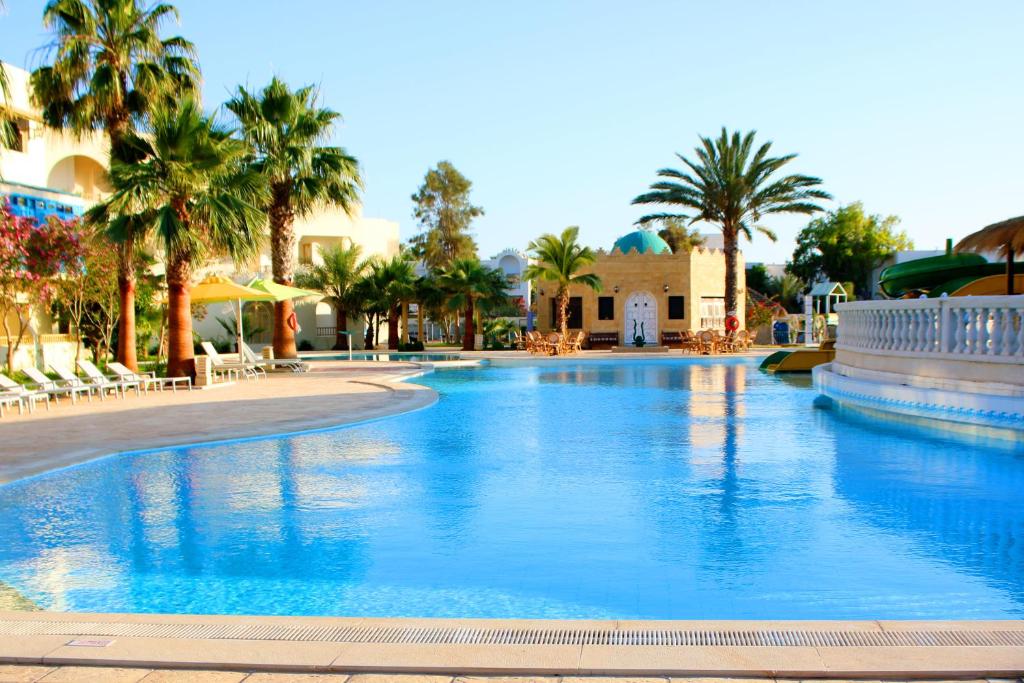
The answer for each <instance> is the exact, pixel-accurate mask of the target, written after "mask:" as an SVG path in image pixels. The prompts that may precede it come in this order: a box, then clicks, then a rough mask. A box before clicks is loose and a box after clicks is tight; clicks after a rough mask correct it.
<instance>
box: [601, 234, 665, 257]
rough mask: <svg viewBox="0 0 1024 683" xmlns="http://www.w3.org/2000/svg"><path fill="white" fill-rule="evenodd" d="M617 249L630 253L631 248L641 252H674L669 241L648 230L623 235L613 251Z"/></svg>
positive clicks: (616, 242) (616, 241)
mask: <svg viewBox="0 0 1024 683" xmlns="http://www.w3.org/2000/svg"><path fill="white" fill-rule="evenodd" d="M616 249H619V250H620V251H622V253H623V254H628V253H629V250H630V249H636V250H637V252H639V253H641V254H642V253H644V252H646V251H650V252H654V253H655V254H669V253H671V252H672V249H671V247H669V246H668V242H666V241H665V240H663V239H661V238H660V237H658V236H657V235H655V234H654V233H653V232H647V231H646V230H634V231H633V232H631V233H629V234H628V235H623V236H622V237H620V238H619V239H617V240H615V245H614V246H613V247H612V251H615V250H616Z"/></svg>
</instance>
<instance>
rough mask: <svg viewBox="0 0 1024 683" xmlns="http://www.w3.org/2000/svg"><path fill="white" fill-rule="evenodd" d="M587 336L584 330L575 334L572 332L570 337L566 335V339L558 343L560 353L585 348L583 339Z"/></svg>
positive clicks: (575, 351)
mask: <svg viewBox="0 0 1024 683" xmlns="http://www.w3.org/2000/svg"><path fill="white" fill-rule="evenodd" d="M585 338H586V335H585V334H584V333H583V331H582V330H581V331H579V332H577V333H576V335H575V336H573V335H571V334H570V335H569V336H568V337H566V338H565V339H563V340H561V341H560V343H559V345H558V353H559V354H573V353H579V352H580V351H582V350H583V340H584V339H585Z"/></svg>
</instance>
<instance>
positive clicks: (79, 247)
mask: <svg viewBox="0 0 1024 683" xmlns="http://www.w3.org/2000/svg"><path fill="white" fill-rule="evenodd" d="M83 256H84V252H83V241H82V233H81V229H80V226H79V224H78V221H77V220H72V221H62V220H60V219H58V218H56V217H52V218H50V219H49V220H47V221H46V222H45V223H40V222H38V221H36V220H35V219H33V218H23V217H21V216H15V215H14V214H13V213H11V208H10V206H9V204H8V203H7V202H6V201H5V202H4V203H3V204H2V205H0V324H2V329H3V334H4V341H5V344H6V346H7V358H6V365H7V369H8V370H11V369H12V367H13V361H14V354H15V353H17V351H18V348H19V347H20V345H21V342H22V339H23V338H24V336H25V332H26V331H27V330H28V327H29V324H30V323H31V311H32V308H33V306H45V305H46V304H47V303H48V302H49V300H50V297H51V296H52V295H53V293H54V291H55V287H56V283H57V280H58V278H61V277H65V276H67V275H68V274H71V273H76V272H78V271H79V269H81V268H82V267H83Z"/></svg>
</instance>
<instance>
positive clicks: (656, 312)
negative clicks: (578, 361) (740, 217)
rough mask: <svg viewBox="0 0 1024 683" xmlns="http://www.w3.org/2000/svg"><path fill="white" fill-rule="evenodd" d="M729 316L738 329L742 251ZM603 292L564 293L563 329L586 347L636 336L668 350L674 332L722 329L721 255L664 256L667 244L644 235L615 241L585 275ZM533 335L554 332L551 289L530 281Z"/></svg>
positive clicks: (701, 250) (709, 251)
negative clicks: (582, 335)
mask: <svg viewBox="0 0 1024 683" xmlns="http://www.w3.org/2000/svg"><path fill="white" fill-rule="evenodd" d="M736 270H737V273H736V279H737V283H738V289H739V291H738V299H737V308H738V311H737V317H739V319H740V326H741V327H743V326H744V312H745V311H746V277H745V266H744V262H743V255H742V253H741V254H739V256H738V258H737V264H736ZM589 271H590V272H593V273H595V274H597V275H598V276H599V277H600V278H601V282H602V283H603V288H602V290H601V291H600V292H595V291H593V290H592V289H590V288H589V287H579V286H573V287H572V288H571V290H570V292H569V329H570V330H571V331H577V330H582V331H584V332H586V333H587V335H588V338H589V345H590V347H591V348H607V347H611V346H628V345H632V344H633V340H634V338H635V337H637V336H642V337H643V339H644V343H645V345H647V346H671V345H673V343H674V341H675V339H677V338H678V335H679V334H680V333H682V332H686V331H691V332H698V331H700V330H707V329H714V330H719V331H724V330H725V316H726V311H725V253H724V252H722V250H721V249H714V248H707V247H698V248H696V249H693V250H691V251H686V252H680V253H678V254H674V253H672V249H671V247H670V246H669V244H668V243H667V242H666V241H665V240H663V239H662V238H661V237H659V236H658V235H657V234H655V233H653V232H650V231H647V230H634V231H633V232H630V233H627V234H625V235H623V236H622V237H620V238H619V239H617V240H615V244H614V245H612V249H611V251H609V252H605V251H604V250H598V252H597V260H596V261H595V262H594V265H593V266H592V267H591V268H590V269H589ZM536 287H537V329H539V330H540V331H541V332H549V331H552V330H557V328H558V303H557V300H556V295H557V291H556V288H555V287H554V286H553V285H552V284H551V283H548V282H543V281H538V282H537V284H536Z"/></svg>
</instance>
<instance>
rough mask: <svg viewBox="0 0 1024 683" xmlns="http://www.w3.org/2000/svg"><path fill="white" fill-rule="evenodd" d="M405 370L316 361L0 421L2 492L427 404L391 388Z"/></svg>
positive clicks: (406, 366) (408, 372)
mask: <svg viewBox="0 0 1024 683" xmlns="http://www.w3.org/2000/svg"><path fill="white" fill-rule="evenodd" d="M421 371H422V369H421V368H420V367H419V366H416V365H414V364H411V363H377V362H367V363H348V362H344V363H342V362H330V361H318V362H317V363H316V364H315V365H314V369H313V371H312V372H309V373H305V374H294V373H291V372H287V373H284V372H275V373H271V374H270V377H268V378H267V379H261V380H255V381H254V380H248V381H239V382H236V383H234V384H231V385H224V386H220V387H217V388H213V389H206V390H201V391H200V390H195V391H181V390H179V391H177V392H172V391H169V390H165V391H163V392H155V391H150V392H149V393H148V394H143V395H142V396H135V395H134V394H132V393H130V392H129V394H128V396H127V398H125V399H123V400H122V399H115V398H113V397H108V398H107V399H106V400H105V401H100V400H98V399H95V398H94V399H93V400H92V402H87V401H84V400H79V401H78V403H77V404H76V405H71V403H70V401H68V400H67V399H61V400H60V401H59V402H58V403H57V404H56V405H55V406H53V407H52V408H51V409H50V410H46V409H45V408H43V406H42V404H40V405H39V406H37V408H36V411H35V413H33V414H29V413H27V412H26V413H25V414H24V415H18V412H17V410H15V411H14V412H8V413H7V414H6V415H5V416H4V418H3V419H2V420H0V483H3V482H8V481H13V480H15V479H20V478H22V477H26V476H30V475H33V474H38V473H40V472H45V471H47V470H51V469H55V468H58V467H65V466H67V465H72V464H75V463H79V462H84V461H87V460H91V459H93V458H97V457H101V456H104V455H108V454H110V453H116V452H121V451H127V450H137V449H145V448H161V447H166V446H176V445H182V444H188V443H198V442H202V441H211V440H217V439H231V438H240V437H246V436H262V435H269V434H276V433H281V432H289V431H301V430H305V429H316V428H322V427H333V426H337V425H343V424H350V423H352V422H359V421H361V420H367V419H372V418H375V417H382V416H386V415H394V414H397V413H401V412H406V411H409V410H414V409H416V408H421V407H424V406H428V405H431V404H432V403H433V402H435V401H436V400H437V394H436V393H435V392H434V391H433V390H431V389H427V388H426V387H422V386H419V385H416V384H414V383H403V382H395V380H396V379H400V378H402V377H408V376H412V375H415V374H418V373H420V372H421Z"/></svg>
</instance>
